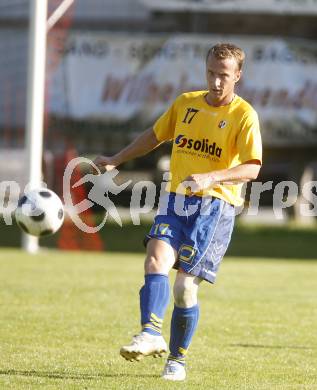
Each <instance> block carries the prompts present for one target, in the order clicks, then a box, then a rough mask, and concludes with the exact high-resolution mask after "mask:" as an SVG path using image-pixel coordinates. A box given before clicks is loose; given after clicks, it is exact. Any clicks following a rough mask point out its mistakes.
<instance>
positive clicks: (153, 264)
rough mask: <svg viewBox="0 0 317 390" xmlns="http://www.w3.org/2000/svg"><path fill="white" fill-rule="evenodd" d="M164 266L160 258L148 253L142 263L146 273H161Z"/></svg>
mask: <svg viewBox="0 0 317 390" xmlns="http://www.w3.org/2000/svg"><path fill="white" fill-rule="evenodd" d="M165 268H166V266H165V262H164V260H163V259H162V258H159V257H157V256H155V255H148V256H147V257H146V259H145V263H144V270H145V273H146V274H152V273H163V272H164V271H165Z"/></svg>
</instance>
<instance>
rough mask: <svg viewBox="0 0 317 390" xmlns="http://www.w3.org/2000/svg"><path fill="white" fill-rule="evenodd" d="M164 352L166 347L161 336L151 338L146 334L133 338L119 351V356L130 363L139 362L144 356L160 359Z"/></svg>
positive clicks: (151, 336) (142, 333)
mask: <svg viewBox="0 0 317 390" xmlns="http://www.w3.org/2000/svg"><path fill="white" fill-rule="evenodd" d="M166 352H167V345H166V342H165V340H164V339H163V336H153V335H151V334H149V333H146V332H141V333H140V334H137V335H136V336H133V339H132V342H131V344H129V345H124V346H123V347H122V348H121V349H120V355H121V356H122V357H124V358H125V359H126V360H129V361H131V362H132V361H134V360H136V361H139V360H141V359H142V358H144V357H145V356H153V357H162V356H163V354H164V353H166Z"/></svg>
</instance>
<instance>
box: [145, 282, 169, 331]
mask: <svg viewBox="0 0 317 390" xmlns="http://www.w3.org/2000/svg"><path fill="white" fill-rule="evenodd" d="M169 298H170V286H169V280H168V276H167V275H165V274H148V275H145V282H144V286H143V287H142V288H141V290H140V309H141V325H142V328H143V332H146V333H150V334H152V335H155V336H158V335H160V334H161V332H162V325H163V318H164V314H165V311H166V308H167V306H168V303H169Z"/></svg>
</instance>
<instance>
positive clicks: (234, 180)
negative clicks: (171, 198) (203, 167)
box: [184, 159, 261, 193]
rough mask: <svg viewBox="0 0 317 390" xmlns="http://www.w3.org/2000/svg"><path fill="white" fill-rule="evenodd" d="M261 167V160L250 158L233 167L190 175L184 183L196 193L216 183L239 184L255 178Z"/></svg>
mask: <svg viewBox="0 0 317 390" xmlns="http://www.w3.org/2000/svg"><path fill="white" fill-rule="evenodd" d="M260 169H261V161H260V160H257V159H254V160H248V161H246V162H244V163H242V164H239V165H237V166H235V167H232V168H228V169H221V170H217V171H213V172H207V173H196V174H193V175H190V176H188V177H187V178H186V179H185V180H184V183H185V185H186V186H187V185H188V186H189V187H191V192H193V193H195V192H199V191H201V190H204V189H207V188H211V187H213V186H214V185H216V184H239V183H246V182H248V181H251V180H255V179H256V178H257V177H258V175H259V172H260Z"/></svg>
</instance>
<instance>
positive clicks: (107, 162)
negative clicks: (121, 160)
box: [92, 156, 118, 175]
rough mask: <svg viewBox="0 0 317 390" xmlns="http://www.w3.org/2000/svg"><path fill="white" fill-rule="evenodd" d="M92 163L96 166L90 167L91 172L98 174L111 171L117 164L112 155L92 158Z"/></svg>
mask: <svg viewBox="0 0 317 390" xmlns="http://www.w3.org/2000/svg"><path fill="white" fill-rule="evenodd" d="M93 163H94V164H95V165H96V167H97V168H98V170H97V169H95V168H94V167H92V173H93V174H94V175H100V174H101V173H104V172H108V171H112V170H113V169H114V168H115V167H116V166H117V165H118V164H116V162H115V161H114V159H113V157H107V156H98V157H96V158H95V159H94V161H93Z"/></svg>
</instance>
